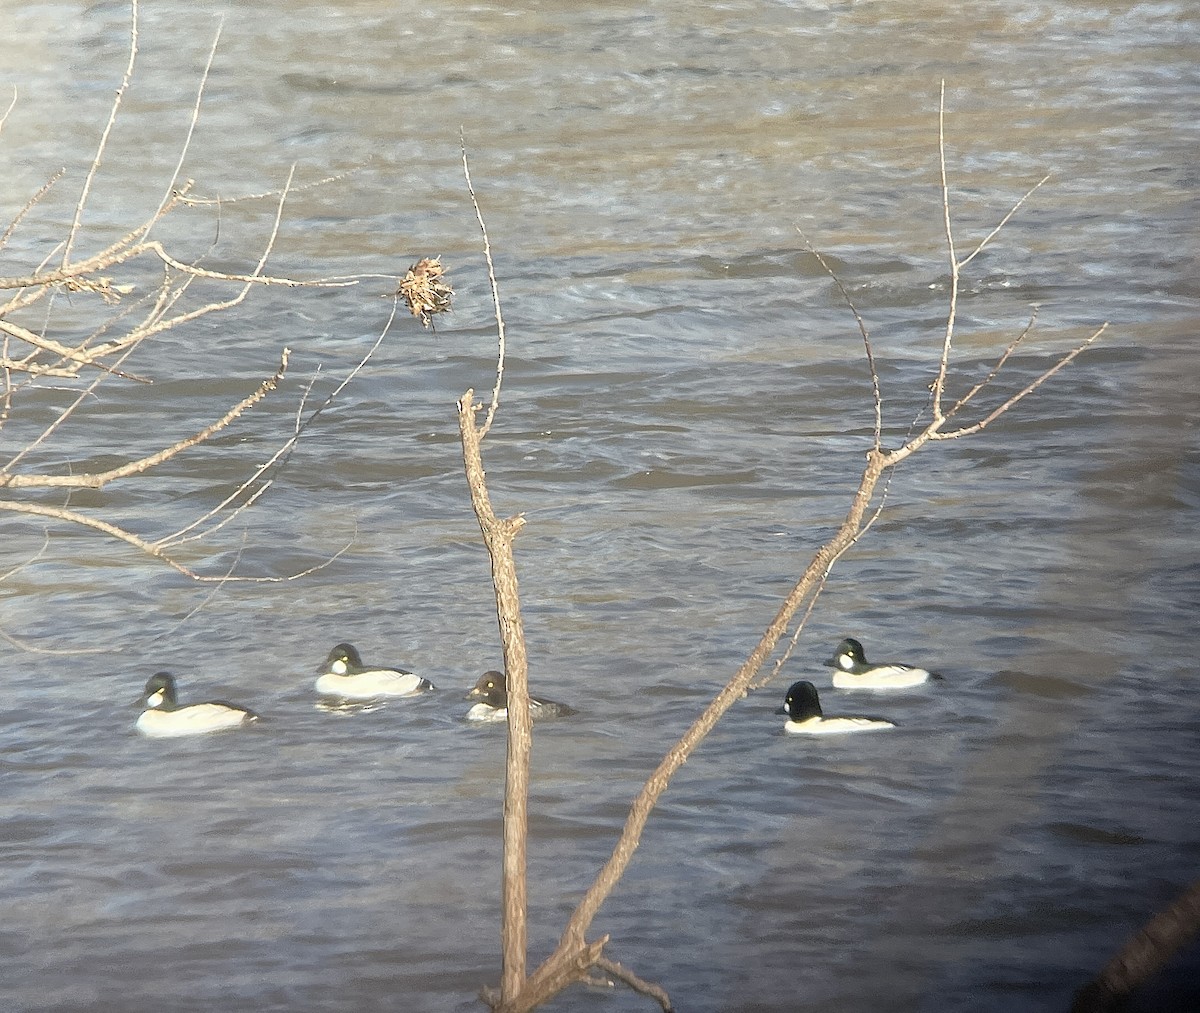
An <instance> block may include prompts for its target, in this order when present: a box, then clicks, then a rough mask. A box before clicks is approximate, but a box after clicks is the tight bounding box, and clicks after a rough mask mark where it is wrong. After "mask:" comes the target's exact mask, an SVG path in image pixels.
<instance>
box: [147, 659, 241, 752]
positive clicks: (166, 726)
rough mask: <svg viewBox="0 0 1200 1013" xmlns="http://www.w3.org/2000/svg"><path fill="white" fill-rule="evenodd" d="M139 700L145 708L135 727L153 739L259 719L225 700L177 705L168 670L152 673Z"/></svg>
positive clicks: (172, 677) (212, 729)
mask: <svg viewBox="0 0 1200 1013" xmlns="http://www.w3.org/2000/svg"><path fill="white" fill-rule="evenodd" d="M138 703H140V704H143V705H144V706H145V708H146V709H145V710H144V711H143V712H142V713H141V715H140V716H139V717H138V719H137V730H138V731H139V732H141V733H142V734H143V735H148V736H150V737H151V738H156V739H162V738H173V737H174V736H177V735H203V734H205V733H207V732H219V731H221V730H223V729H225V728H238V727H240V726H242V725H248V724H252V723H254V722H255V721H257V720H258V715H257V714H255V713H254V712H253V711H250V710H246V708H245V707H239V706H237V704H232V703H226V702H225V701H224V700H209V701H208V702H206V703H189V704H184V705H183V706H180V705H179V703H177V702H176V698H175V677H174V676H173V675H171V674H170V673H169V672H159V673H158V674H157V675H153V676H151V677H150V679H149V681H147V683H146V691H145V692H144V693H143V694H142V698H141V699H140V700H139V701H138Z"/></svg>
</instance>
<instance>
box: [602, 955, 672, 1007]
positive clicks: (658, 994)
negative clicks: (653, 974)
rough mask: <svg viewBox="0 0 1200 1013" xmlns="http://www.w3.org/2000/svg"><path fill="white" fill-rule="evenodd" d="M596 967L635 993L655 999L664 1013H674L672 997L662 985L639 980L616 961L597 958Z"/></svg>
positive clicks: (642, 979)
mask: <svg viewBox="0 0 1200 1013" xmlns="http://www.w3.org/2000/svg"><path fill="white" fill-rule="evenodd" d="M596 966H597V967H598V968H600V970H602V971H603V972H604V973H605V974H611V975H612V976H613V977H614V978H616V979H617V980H618V981H623V982H624V983H625V984H626V985H628V986H629V987H630V988H632V989H633V990H634V991H635V992H638V993H640V994H641V995H644V996H648V997H649V998H651V999H653V1000H654V1001H655V1002H656V1003H658V1004H659V1005H660V1006H661V1007H662V1008H663V1013H674V1009H673V1007H672V1006H671V997H670V996H669V995H667V992H666V989H664V988H662V987H661V986H660V985H656V984H654V982H652V981H646V980H645V979H644V978H639V977H638V976H637V975H636V974H634V973H633V972H632V971H631V970H629V968H627V967H625V966H623V965H621V964H619V963H617V961H615V960H609V959H608V958H607V957H599V958H597V960H596Z"/></svg>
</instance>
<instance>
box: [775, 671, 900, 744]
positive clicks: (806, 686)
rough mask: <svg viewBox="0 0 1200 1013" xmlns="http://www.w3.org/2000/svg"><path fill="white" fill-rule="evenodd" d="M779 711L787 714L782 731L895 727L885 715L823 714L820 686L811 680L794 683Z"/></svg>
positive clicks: (808, 732)
mask: <svg viewBox="0 0 1200 1013" xmlns="http://www.w3.org/2000/svg"><path fill="white" fill-rule="evenodd" d="M775 713H776V714H786V715H787V716H788V720H787V722H786V723H785V724H784V726H783V730H784V731H785V732H787V733H788V734H789V735H846V734H849V733H850V732H874V731H881V730H883V729H884V728H895V727H896V725H895V723H894V722H892V721H885V720H884V719H883V718H863V717H837V718H827V717H825V716H824V714H822V713H821V701H820V699H819V698H818V697H817V687H816V686H814V685H813V684H812V683H811V682H804V681H801V682H794V683H792V685H791V688H790V689H788V691H787V696H785V697H784V698H783V706H782V707H780V708H779V709H778V710H776V711H775Z"/></svg>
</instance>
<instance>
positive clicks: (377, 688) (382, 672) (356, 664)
mask: <svg viewBox="0 0 1200 1013" xmlns="http://www.w3.org/2000/svg"><path fill="white" fill-rule="evenodd" d="M433 688H434V685H433V683H432V682H430V681H429V680H428V679H423V678H421V676H419V675H415V674H414V673H412V672H407V671H405V670H404V669H402V668H383V667H380V666H375V665H367V664H364V663H363V660H362V657H361V656H360V655H359V653H358V651H357V650H355V649H354V646H353V645H351V644H338V645H337V647H335V648H334V649H333V650H332V651H330V652H329V657H327V658H326V659H325V664H324V665H322V666H321V674H320V676H319V677H318V679H317V681H316V690H317V692H318V693H320V694H321V695H322V696H336V697H341V698H342V699H343V700H375V699H378V698H379V697H389V696H415V695H416V694H418V693H427V692H429V691H430V690H431V689H433Z"/></svg>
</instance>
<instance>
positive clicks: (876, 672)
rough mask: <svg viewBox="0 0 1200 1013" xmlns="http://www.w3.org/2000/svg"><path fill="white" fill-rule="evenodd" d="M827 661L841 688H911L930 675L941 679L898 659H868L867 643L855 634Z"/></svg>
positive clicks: (842, 643) (835, 682)
mask: <svg viewBox="0 0 1200 1013" xmlns="http://www.w3.org/2000/svg"><path fill="white" fill-rule="evenodd" d="M825 664H826V665H827V666H828V667H829V668H832V669H833V685H834V686H835V687H836V688H838V689H907V688H908V687H909V686H919V685H920V684H921V683H923V682H925V681H927V680H929V679H941V676H940V675H938V674H937V673H935V672H927V671H926V670H925V669H923V668H917V667H916V666H915V665H902V664H900V663H899V662H896V661H888V662H884V663H882V664H878V665H873V664H871V663H870V662H868V661H867V656H866V654H865V653H864V652H863V645H862V644H860V643H859V642H858V641H857V640H855V639H854V638H853V637H847V638H846V639H845V640H843V641H842V642H841V643H840V644H838V645H837V650H836V651H834V652H833V657H832V658H829V659H828V660H827V661H826V662H825Z"/></svg>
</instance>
